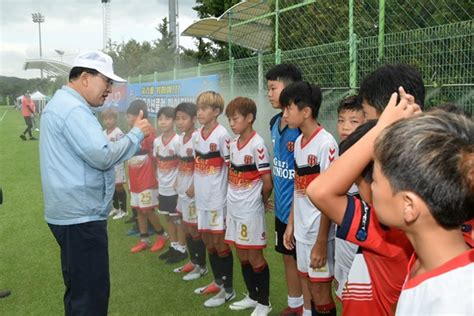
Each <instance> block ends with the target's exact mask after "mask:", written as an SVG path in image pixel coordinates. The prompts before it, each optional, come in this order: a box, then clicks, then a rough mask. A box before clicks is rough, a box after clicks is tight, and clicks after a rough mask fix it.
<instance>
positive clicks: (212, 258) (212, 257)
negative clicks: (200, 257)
mask: <svg viewBox="0 0 474 316" xmlns="http://www.w3.org/2000/svg"><path fill="white" fill-rule="evenodd" d="M207 252H208V254H209V263H210V264H211V270H212V274H214V282H216V283H217V284H218V285H222V274H221V273H220V270H219V256H218V255H217V251H216V248H212V249H208V250H207Z"/></svg>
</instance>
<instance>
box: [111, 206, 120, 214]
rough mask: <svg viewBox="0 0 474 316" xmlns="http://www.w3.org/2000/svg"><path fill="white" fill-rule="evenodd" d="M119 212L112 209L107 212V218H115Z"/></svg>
mask: <svg viewBox="0 0 474 316" xmlns="http://www.w3.org/2000/svg"><path fill="white" fill-rule="evenodd" d="M119 212H120V210H117V209H116V208H113V207H112V209H111V210H110V212H109V216H115V215H117V214H118V213H119Z"/></svg>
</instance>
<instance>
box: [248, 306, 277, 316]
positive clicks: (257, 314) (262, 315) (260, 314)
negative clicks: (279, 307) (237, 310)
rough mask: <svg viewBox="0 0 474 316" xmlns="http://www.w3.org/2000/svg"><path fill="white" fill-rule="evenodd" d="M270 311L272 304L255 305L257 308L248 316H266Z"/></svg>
mask: <svg viewBox="0 0 474 316" xmlns="http://www.w3.org/2000/svg"><path fill="white" fill-rule="evenodd" d="M271 311H272V304H270V305H268V306H267V305H262V304H257V307H255V309H254V310H253V312H252V314H250V316H267V315H268V314H270V312H271Z"/></svg>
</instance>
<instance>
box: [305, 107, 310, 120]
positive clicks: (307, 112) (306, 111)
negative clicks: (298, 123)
mask: <svg viewBox="0 0 474 316" xmlns="http://www.w3.org/2000/svg"><path fill="white" fill-rule="evenodd" d="M303 115H304V118H310V117H311V108H310V107H309V106H305V107H304V108H303Z"/></svg>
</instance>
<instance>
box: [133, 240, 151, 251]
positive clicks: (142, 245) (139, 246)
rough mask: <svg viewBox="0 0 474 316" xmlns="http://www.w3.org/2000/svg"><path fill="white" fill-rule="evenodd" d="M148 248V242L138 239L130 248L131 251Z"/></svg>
mask: <svg viewBox="0 0 474 316" xmlns="http://www.w3.org/2000/svg"><path fill="white" fill-rule="evenodd" d="M147 248H148V243H146V242H144V241H141V240H139V241H138V242H137V243H136V244H135V246H133V247H132V249H131V250H130V251H131V252H132V253H138V252H140V251H143V250H145V249H147Z"/></svg>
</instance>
